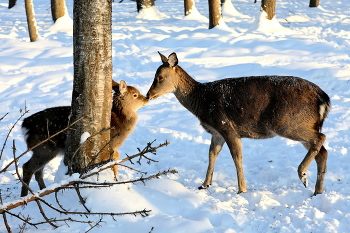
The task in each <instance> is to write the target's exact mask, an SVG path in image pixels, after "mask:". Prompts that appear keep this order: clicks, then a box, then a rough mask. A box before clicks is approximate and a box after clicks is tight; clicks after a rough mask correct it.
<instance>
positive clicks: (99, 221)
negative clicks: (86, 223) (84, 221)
mask: <svg viewBox="0 0 350 233" xmlns="http://www.w3.org/2000/svg"><path fill="white" fill-rule="evenodd" d="M101 222H102V218H100V220H98V221H97V223H96V224H95V225H93V226H91V225H90V226H91V228H90V229H89V230H87V231H86V232H85V233H88V232H89V231H91V230H92V229H94V228H95V227H97V226H99V225H100V223H101Z"/></svg>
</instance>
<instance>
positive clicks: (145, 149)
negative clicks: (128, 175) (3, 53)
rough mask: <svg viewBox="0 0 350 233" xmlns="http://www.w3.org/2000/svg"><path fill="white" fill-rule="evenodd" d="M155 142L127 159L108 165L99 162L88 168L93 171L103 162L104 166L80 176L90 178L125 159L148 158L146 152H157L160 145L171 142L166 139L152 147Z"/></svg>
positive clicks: (126, 159)
mask: <svg viewBox="0 0 350 233" xmlns="http://www.w3.org/2000/svg"><path fill="white" fill-rule="evenodd" d="M153 142H154V141H153ZM153 142H151V143H148V144H147V146H146V147H145V148H144V149H143V150H142V151H140V152H139V153H137V154H135V155H132V156H127V158H125V159H123V160H121V161H119V162H118V161H113V162H110V163H108V164H107V165H106V162H102V163H99V164H94V166H93V167H89V168H86V170H88V171H91V170H92V169H93V168H95V167H99V166H100V165H101V164H102V165H103V167H99V170H98V171H94V172H90V173H87V172H86V173H82V174H81V175H80V178H81V179H86V178H88V177H90V176H93V175H96V174H98V173H99V172H101V171H103V170H106V169H108V168H111V167H113V166H114V165H118V164H120V163H124V162H125V161H131V159H133V158H136V157H145V158H147V157H146V156H144V154H146V153H155V152H156V150H157V149H159V148H160V147H163V146H167V145H169V144H170V142H167V141H165V143H163V144H160V145H159V146H157V147H151V145H152V143H153ZM147 159H149V158H147ZM152 161H155V160H152Z"/></svg>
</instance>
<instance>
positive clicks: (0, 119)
mask: <svg viewBox="0 0 350 233" xmlns="http://www.w3.org/2000/svg"><path fill="white" fill-rule="evenodd" d="M8 114H9V113H6V114H5V115H3V116H2V117H1V118H0V121H2V120H3V119H4V118H5V117H6V116H7V115H8Z"/></svg>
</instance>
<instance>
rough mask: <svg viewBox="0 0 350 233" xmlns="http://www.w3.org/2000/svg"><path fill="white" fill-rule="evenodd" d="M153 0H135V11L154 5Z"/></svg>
mask: <svg viewBox="0 0 350 233" xmlns="http://www.w3.org/2000/svg"><path fill="white" fill-rule="evenodd" d="M154 2H155V0H136V7H137V12H140V11H141V10H142V9H146V8H150V7H152V6H154Z"/></svg>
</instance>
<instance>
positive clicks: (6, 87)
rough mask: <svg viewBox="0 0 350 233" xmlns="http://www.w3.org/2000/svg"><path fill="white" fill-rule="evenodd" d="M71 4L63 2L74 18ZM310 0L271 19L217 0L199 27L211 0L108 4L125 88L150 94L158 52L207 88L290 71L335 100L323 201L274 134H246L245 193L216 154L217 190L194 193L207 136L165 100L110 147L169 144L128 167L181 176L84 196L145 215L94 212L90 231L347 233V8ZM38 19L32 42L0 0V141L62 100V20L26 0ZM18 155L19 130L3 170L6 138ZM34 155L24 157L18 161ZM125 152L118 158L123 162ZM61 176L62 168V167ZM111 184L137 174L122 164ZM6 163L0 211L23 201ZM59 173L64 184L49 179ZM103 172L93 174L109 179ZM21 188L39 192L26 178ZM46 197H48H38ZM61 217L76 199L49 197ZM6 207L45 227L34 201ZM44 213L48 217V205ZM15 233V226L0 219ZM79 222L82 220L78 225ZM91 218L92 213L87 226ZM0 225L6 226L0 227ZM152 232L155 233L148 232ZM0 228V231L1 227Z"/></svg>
mask: <svg viewBox="0 0 350 233" xmlns="http://www.w3.org/2000/svg"><path fill="white" fill-rule="evenodd" d="M72 2H73V1H71V0H69V1H68V2H67V7H68V12H69V15H70V17H72V8H73V3H72ZM308 3H309V1H308V0H283V1H282V0H277V7H276V14H277V15H276V18H275V19H274V20H273V21H272V22H270V23H269V24H268V25H267V23H268V22H266V20H265V19H264V15H261V14H260V13H259V8H260V2H258V3H257V4H254V3H253V0H234V1H233V5H234V6H235V9H233V8H232V5H230V4H225V9H224V10H223V13H224V22H223V21H222V22H221V24H220V26H219V27H217V28H215V29H213V30H208V29H207V28H208V22H207V21H208V20H207V18H208V7H207V1H204V0H201V1H197V2H196V7H197V10H194V11H193V15H192V16H189V17H186V18H184V17H183V2H182V1H179V0H158V1H156V5H157V8H156V9H152V11H150V12H143V13H142V14H140V15H138V14H137V12H136V4H135V2H129V1H127V0H125V1H124V2H123V3H117V1H116V2H115V3H113V66H114V68H113V78H114V79H115V80H116V81H119V80H121V79H123V80H125V81H126V82H127V83H128V84H129V85H133V86H135V87H137V88H138V89H139V90H140V91H141V92H142V93H143V94H146V92H147V90H148V88H149V87H150V85H151V83H152V81H153V78H154V74H155V71H156V69H157V68H158V66H159V65H160V64H161V61H160V58H159V55H158V53H157V51H160V52H162V53H163V54H165V55H166V56H167V55H169V54H170V53H171V52H176V53H177V55H178V58H179V65H180V66H182V68H184V69H185V70H186V71H187V72H188V73H189V74H190V75H192V77H194V78H195V79H196V80H199V81H202V82H206V81H213V80H218V79H222V78H227V77H240V76H252V75H292V76H298V77H302V78H305V79H307V80H310V81H312V82H314V83H316V84H317V85H319V86H320V87H321V88H322V89H323V90H325V92H327V93H328V95H329V96H330V97H331V100H332V110H331V112H330V114H329V117H328V118H327V119H326V122H325V124H324V128H323V132H324V133H325V134H326V135H327V141H326V142H325V146H326V148H327V150H328V152H329V158H328V172H327V174H326V178H325V190H324V193H323V194H321V195H317V196H312V194H313V191H314V185H315V180H316V165H315V162H313V163H312V164H311V166H310V167H309V170H308V174H309V184H310V185H309V187H308V188H304V187H303V184H302V183H301V182H300V181H299V179H298V176H297V167H298V165H299V163H300V162H301V161H302V159H303V157H304V156H305V154H306V151H305V149H304V148H303V147H302V146H301V144H300V143H297V142H293V141H290V140H286V139H283V138H278V137H276V138H273V139H268V140H247V139H243V155H244V161H243V165H244V169H245V177H246V182H247V188H248V191H247V193H244V194H237V178H236V172H235V167H234V164H233V161H232V158H231V156H230V153H229V151H228V148H227V147H226V146H225V147H224V149H223V151H222V152H221V154H220V156H219V158H218V161H217V163H216V169H215V172H214V178H213V185H212V186H211V187H210V188H209V189H208V190H197V187H198V186H200V185H201V183H202V182H203V180H204V177H205V172H206V168H207V163H208V148H209V142H210V135H209V134H208V133H206V132H205V131H204V130H203V129H202V128H201V127H200V125H199V122H198V120H197V119H196V118H195V117H194V116H193V115H191V114H190V113H189V112H188V111H187V110H186V109H184V108H183V107H182V106H181V105H180V104H179V103H178V101H177V100H176V98H175V97H174V95H173V94H168V95H166V96H164V97H161V98H158V99H156V100H153V101H150V102H149V104H148V105H147V106H145V107H143V108H141V109H140V110H139V122H138V125H137V127H136V129H135V131H134V133H133V134H132V135H131V136H130V137H129V138H128V140H127V141H126V142H125V144H124V146H123V147H121V148H120V152H121V155H124V154H125V153H127V154H128V155H132V154H133V153H134V152H135V153H136V152H137V147H139V148H143V147H144V146H145V145H146V143H147V142H150V141H153V140H154V139H157V141H156V143H162V142H164V141H165V140H168V141H170V142H171V144H170V145H169V146H167V147H165V148H161V149H159V151H158V153H157V155H152V158H154V159H156V160H159V161H160V162H159V163H151V164H150V165H148V164H147V163H143V164H142V165H135V168H136V169H139V170H142V171H147V172H148V174H153V173H157V172H158V171H163V170H167V169H168V168H171V169H176V170H178V172H179V173H178V174H173V175H169V176H164V177H161V178H160V179H155V180H151V181H149V182H147V183H146V185H144V184H142V183H137V184H134V185H121V186H115V187H113V188H110V189H103V190H84V191H82V195H83V197H84V198H86V201H87V206H88V207H89V208H90V209H91V210H92V211H101V212H127V211H135V210H143V209H149V210H152V212H151V215H150V216H149V217H146V218H141V217H134V216H124V217H116V220H117V221H113V219H112V218H109V217H106V218H104V221H105V222H103V223H101V227H99V228H94V229H93V230H92V231H91V232H123V233H125V232H132V233H135V232H137V233H139V232H150V231H152V232H154V233H156V232H162V233H175V232H191V233H194V232H222V233H224V232H225V233H233V232H237V233H238V232H251V233H255V232H293V233H294V232H350V186H349V183H350V174H349V171H350V159H349V150H350V136H349V127H350V82H349V80H350V57H349V56H350V2H349V1H348V0H338V1H333V0H321V6H320V7H318V8H314V9H310V8H309V7H308ZM34 4H35V12H36V16H37V24H38V28H39V34H40V39H39V40H38V41H37V42H34V43H30V42H29V38H28V32H27V23H26V18H25V10H24V3H23V1H18V5H17V6H15V7H14V8H13V9H11V10H8V9H7V2H6V3H0V12H1V13H0V106H1V107H0V117H1V116H3V115H4V114H5V113H7V112H9V114H8V115H7V116H6V118H5V119H4V120H2V121H1V122H0V144H2V142H3V141H4V140H5V138H6V134H7V132H8V130H9V128H10V127H11V126H12V125H13V123H14V122H15V120H16V119H17V117H18V116H19V115H20V113H19V110H20V109H21V108H23V107H24V106H27V108H28V109H29V110H30V114H32V113H35V112H37V111H40V110H42V109H44V108H47V107H53V106H59V105H69V104H70V98H71V91H72V80H73V63H72V60H73V58H72V51H73V50H72V20H71V19H70V18H69V17H66V18H63V19H60V20H58V22H57V23H56V24H55V25H53V24H52V21H51V15H50V10H49V1H43V0H36V1H34ZM13 139H15V141H16V147H17V153H18V154H20V153H22V152H23V151H25V150H26V146H25V143H24V141H23V136H22V134H21V130H20V126H19V125H17V126H16V127H15V129H14V131H13V133H12V134H11V135H10V141H9V143H8V146H7V148H6V149H5V151H4V154H3V157H2V160H1V161H0V167H1V168H3V167H4V166H5V165H6V164H7V163H8V162H9V161H10V160H11V158H12V150H11V145H12V140H13ZM29 156H30V154H27V155H26V156H24V157H23V158H22V159H21V160H20V163H21V164H23V163H24V162H26V161H27V160H28V158H29ZM122 157H123V156H122ZM60 162H61V158H56V159H54V160H53V161H52V162H51V163H50V164H49V165H48V166H47V167H46V168H45V181H46V184H47V185H55V184H54V183H55V182H59V178H56V181H55V174H56V170H57V168H58V167H59V164H60ZM60 170H62V169H61V168H60V169H59V171H60ZM120 170H121V174H120V180H121V181H122V180H128V179H134V178H137V177H140V176H141V175H140V174H138V173H137V172H135V171H130V170H128V169H126V168H121V169H120ZM13 174H14V167H11V168H10V169H9V172H8V173H4V174H0V189H1V195H2V199H3V202H4V203H7V202H10V201H13V200H15V199H17V198H19V194H20V187H21V185H20V184H19V183H18V181H17V180H16V177H15V176H14V175H13ZM58 177H61V178H62V176H58ZM111 177H112V173H111V172H110V171H108V172H105V173H103V174H102V175H101V176H100V177H99V179H100V180H104V179H106V180H111ZM31 187H32V188H33V189H34V190H38V187H37V184H36V182H35V181H34V179H33V181H32V183H31ZM47 199H48V200H50V201H53V202H54V197H47ZM59 199H60V201H61V202H62V204H65V206H66V207H67V208H69V210H83V207H82V206H81V205H80V204H79V201H78V199H77V197H76V195H75V194H74V193H71V192H68V191H67V192H64V193H61V194H60V195H59ZM14 212H17V213H18V212H21V213H22V214H23V215H25V216H26V215H28V214H30V215H31V216H32V217H33V218H35V219H34V220H33V221H34V222H40V221H42V219H41V215H40V214H39V211H38V209H37V207H36V205H35V204H33V203H29V204H28V205H27V206H26V207H25V208H24V209H22V208H18V209H16V210H15V211H14ZM47 214H48V215H49V216H50V217H52V216H53V215H52V214H54V213H53V212H52V211H51V210H47ZM7 217H8V219H9V220H8V221H9V223H10V224H11V225H12V227H13V229H12V230H13V231H14V232H17V231H18V228H17V227H18V224H19V222H18V220H17V219H15V218H12V217H11V216H9V215H7ZM83 219H84V220H86V219H85V217H83ZM92 219H93V220H95V221H97V220H98V217H96V218H92ZM0 222H2V221H0ZM152 228H153V230H152ZM88 229H89V227H88V226H86V225H85V226H84V225H82V224H80V223H69V226H68V225H66V224H64V223H61V224H60V227H59V228H58V229H54V228H52V227H50V226H49V225H45V226H40V228H39V229H35V228H33V227H28V228H27V229H26V231H25V232H84V231H86V230H88ZM5 231H6V229H5V226H4V225H2V224H0V232H5Z"/></svg>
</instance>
